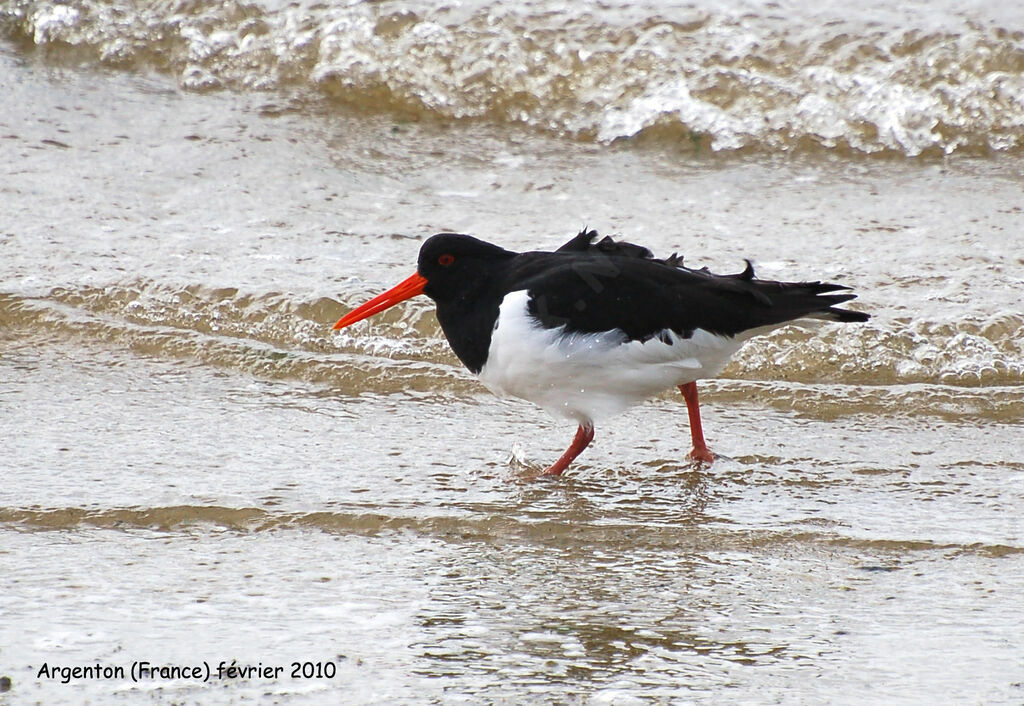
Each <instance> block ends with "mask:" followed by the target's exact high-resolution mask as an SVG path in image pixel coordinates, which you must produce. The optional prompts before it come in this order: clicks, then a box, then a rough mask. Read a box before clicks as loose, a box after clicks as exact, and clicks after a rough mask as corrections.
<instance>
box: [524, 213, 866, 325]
mask: <svg viewBox="0 0 1024 706" xmlns="http://www.w3.org/2000/svg"><path fill="white" fill-rule="evenodd" d="M595 236H596V233H593V232H592V231H591V232H590V233H581V234H580V235H578V236H576V238H574V239H573V240H571V241H569V242H568V243H566V245H564V246H562V248H560V249H559V250H557V251H555V252H553V253H539V252H535V253H524V254H523V255H521V256H519V258H517V260H521V261H520V262H515V261H513V263H511V265H512V267H511V270H510V273H511V274H512V277H513V279H514V281H515V282H516V283H517V286H516V288H517V289H523V288H525V289H527V291H528V293H529V295H530V313H531V314H532V315H534V316H535V317H537V319H538V320H539V321H540V322H541V323H542V325H543V326H545V327H551V328H554V327H559V326H565V327H566V330H567V331H569V332H581V333H596V332H599V331H608V330H612V329H616V328H617V329H621V330H622V331H623V332H625V334H626V335H627V336H628V337H629V338H630V339H634V340H646V339H648V338H652V337H654V336H658V335H659V334H660V333H661V332H663V331H665V330H666V329H667V330H671V331H674V332H676V333H677V334H678V335H680V336H684V337H685V336H690V335H692V334H693V331H694V330H695V329H698V328H700V329H704V330H706V331H710V332H712V333H717V334H723V335H729V336H734V335H736V334H739V333H742V332H743V331H747V330H750V329H756V328H759V327H763V326H775V325H780V324H783V323H785V322H787V321H792V320H795V319H799V318H802V317H807V316H812V317H816V318H824V319H830V320H833V321H866V320H867V319H868V318H869V317H868V315H867V314H864V313H861V312H856V311H849V310H846V309H837V308H835V307H836V305H838V304H841V303H843V302H845V301H849V300H850V299H853V298H855V295H853V294H847V293H844V294H835V293H834V292H841V291H844V290H847V289H848V288H847V287H843V286H841V285H837V284H828V283H822V282H776V281H771V280H760V279H757V278H756V277H755V274H754V269H753V266H752V265H751V264H750V262H749V261H748V262H747V267H746V268H745V269H744V271H743V272H740V273H738V274H734V275H716V274H713V273H711V272H709V271H708V270H707V269H706V268H705V269H702V270H694V269H690V268H686V267H682V266H681V265H680V264H678V263H681V258H678V257H677V256H675V255H673V256H672V258H669V259H666V260H659V259H656V258H654V257H653V256H652V255H651V254H650V251H649V250H647V249H646V248H642V247H641V246H637V245H633V244H631V243H615V242H614V241H611V240H610V239H605V241H600V242H598V243H597V244H593V243H592V241H593V239H594V237H595ZM584 239H585V240H584ZM606 241H608V244H607V245H605V246H603V248H602V245H601V244H602V243H604V242H606Z"/></svg>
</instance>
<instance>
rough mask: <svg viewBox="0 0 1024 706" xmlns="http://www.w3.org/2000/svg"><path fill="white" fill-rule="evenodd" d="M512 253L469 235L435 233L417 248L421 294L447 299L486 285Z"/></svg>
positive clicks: (436, 299) (513, 254) (514, 254)
mask: <svg viewBox="0 0 1024 706" xmlns="http://www.w3.org/2000/svg"><path fill="white" fill-rule="evenodd" d="M515 256H516V253H514V252H510V251H508V250H505V249H504V248H500V247H498V246H497V245H491V244H490V243H485V242H484V241H482V240H477V239H476V238H474V237H472V236H469V235H460V234H458V233H438V234H437V235H433V236H431V237H430V238H427V240H426V242H424V243H423V247H421V248H420V255H419V259H418V260H417V262H416V271H417V272H418V273H419V274H420V276H421V277H424V278H426V280H427V285H426V286H425V287H424V288H423V293H424V294H426V295H427V296H428V297H430V298H431V299H433V300H434V301H451V300H452V299H455V298H457V297H458V296H459V295H460V294H462V293H465V292H467V291H469V290H472V289H474V288H476V287H478V286H480V285H482V284H486V283H487V282H488V280H490V279H491V278H492V277H493V275H494V273H495V270H496V269H497V268H498V267H499V266H500V264H501V263H503V262H505V261H507V260H509V259H511V258H513V257H515Z"/></svg>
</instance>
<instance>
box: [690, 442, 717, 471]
mask: <svg viewBox="0 0 1024 706" xmlns="http://www.w3.org/2000/svg"><path fill="white" fill-rule="evenodd" d="M686 458H688V459H689V460H690V461H691V462H692V463H693V465H695V466H710V465H711V464H712V463H713V462H714V460H715V455H714V454H713V453H711V451H709V450H708V447H707V446H694V447H693V450H692V451H690V453H688V454H687V455H686Z"/></svg>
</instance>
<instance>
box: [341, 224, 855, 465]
mask: <svg viewBox="0 0 1024 706" xmlns="http://www.w3.org/2000/svg"><path fill="white" fill-rule="evenodd" d="M597 237H598V234H597V232H596V231H592V230H591V231H588V230H584V231H582V232H581V233H580V234H579V235H577V236H576V237H575V238H573V239H572V240H570V241H569V242H568V243H566V244H565V245H563V246H562V247H560V248H558V249H557V250H555V251H554V252H544V251H536V252H524V253H516V252H511V251H509V250H505V249H504V248H501V247H499V246H497V245H492V244H490V243H486V242H484V241H482V240H478V239H476V238H473V237H471V236H468V235H460V234H456V233H440V234H438V235H435V236H433V237H431V238H429V239H427V240H426V241H425V242H424V243H423V246H422V247H421V248H420V253H419V260H418V262H417V265H416V273H415V274H414V275H412V276H411V277H409V278H408V279H406V280H405V281H404V282H402V283H401V284H399V285H397V286H395V287H394V288H392V289H390V290H388V291H387V292H384V293H383V294H381V295H380V296H378V297H376V298H374V299H372V300H370V301H369V302H367V303H366V304H363V305H362V306H360V307H358V308H357V309H355V310H353V311H352V312H350V313H349V314H347V315H345V316H344V317H342V318H341V319H340V320H339V321H338V322H337V323H336V324H335V325H334V328H335V329H341V328H344V327H346V326H349V325H351V324H353V323H355V322H357V321H361V320H363V319H365V318H367V317H370V316H373V315H374V314H377V313H379V312H381V311H384V310H385V309H387V308H389V307H391V306H394V305H395V304H398V303H399V302H401V301H404V300H406V299H409V298H410V297H414V296H416V295H418V294H426V295H427V296H428V297H430V298H431V299H433V300H434V302H435V304H436V305H437V320H438V322H439V323H440V324H441V330H442V331H444V335H445V337H447V339H448V343H449V345H451V348H452V350H453V351H454V352H455V355H457V356H458V357H459V360H461V361H462V362H463V363H464V364H465V366H466V367H467V368H469V370H470V371H471V372H472V373H474V374H475V375H477V377H478V378H479V379H480V381H481V382H482V383H483V384H484V385H486V386H487V387H488V388H489V389H490V390H491V391H492V392H494V393H495V394H498V395H505V396H514V397H520V398H522V399H525V400H529V401H530V402H533V403H535V404H537V405H539V406H540V407H542V408H543V409H545V410H547V411H548V412H550V413H551V414H553V415H554V416H556V417H564V418H567V419H570V420H572V421H574V422H576V423H577V424H578V425H579V428H578V430H577V432H576V436H575V438H574V439H573V441H572V444H571V445H570V446H569V448H568V449H566V451H565V453H564V454H562V456H561V458H559V459H558V460H557V461H555V462H554V463H553V464H552V465H551V466H549V467H548V468H547V469H546V470H545V471H544V474H546V475H558V474H560V473H562V471H564V470H565V469H566V468H567V467H568V466H569V464H570V463H572V461H573V460H574V459H575V458H576V457H577V456H578V455H579V454H580V452H582V451H583V450H584V449H585V448H586V447H587V445H588V444H590V442H591V441H592V440H593V438H594V423H595V422H596V421H597V420H603V419H606V418H608V417H610V416H612V415H615V414H618V413H619V412H622V411H624V410H625V409H627V408H629V407H631V406H633V405H635V404H637V403H639V402H641V401H643V400H645V399H647V398H649V397H652V396H654V395H657V394H658V393H660V392H662V391H664V390H666V389H668V388H670V387H678V388H679V389H680V391H681V392H682V393H683V397H684V399H685V400H686V406H687V411H688V413H689V419H690V435H691V438H692V441H693V450H692V451H691V452H690V454H689V457H690V459H692V460H693V461H695V462H698V463H710V462H711V461H712V460H713V458H714V457H713V456H712V454H711V452H710V451H709V450H708V447H707V444H706V443H705V441H704V434H703V431H702V429H701V422H700V407H699V403H698V400H697V385H696V381H697V380H700V379H702V378H710V377H714V376H716V375H717V374H718V373H719V372H721V370H722V368H723V367H725V364H726V362H727V361H728V360H729V358H730V356H732V355H733V354H734V353H735V352H736V351H737V350H739V348H740V346H742V345H743V342H744V341H746V340H748V339H749V338H751V337H753V336H757V335H759V334H763V333H766V332H768V331H771V330H772V329H775V328H777V327H779V326H782V325H784V324H786V323H788V322H791V321H794V320H797V319H805V318H810V319H825V320H828V321H841V322H854V321H867V320H868V318H869V317H868V314H865V313H862V312H859V311H851V310H848V309H840V308H837V305H838V304H841V303H843V302H846V301H849V300H850V299H853V298H855V295H853V294H850V293H848V292H847V291H845V290H848V289H849V288H848V287H844V286H841V285H838V284H827V283H822V282H774V281H770V280H762V279H757V278H756V277H755V276H754V268H753V266H752V265H751V264H750V262H749V261H747V266H746V269H744V270H743V271H742V272H740V273H739V274H734V275H716V274H713V273H711V272H709V271H708V270H707V268H704V269H699V270H698V269H691V268H688V267H684V266H683V264H682V258H680V257H678V256H676V255H673V256H672V257H669V258H666V259H658V258H655V257H654V256H653V255H652V254H651V252H650V250H648V249H647V248H645V247H642V246H639V245H634V244H632V243H626V242H615V241H613V240H612V239H611V238H604V239H603V240H600V241H598V240H597ZM836 292H842V293H836Z"/></svg>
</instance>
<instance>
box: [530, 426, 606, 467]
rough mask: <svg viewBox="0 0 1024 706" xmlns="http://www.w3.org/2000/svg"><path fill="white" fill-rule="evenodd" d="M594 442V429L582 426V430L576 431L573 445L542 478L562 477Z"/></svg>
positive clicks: (570, 445)
mask: <svg viewBox="0 0 1024 706" xmlns="http://www.w3.org/2000/svg"><path fill="white" fill-rule="evenodd" d="M593 440H594V427H592V426H583V425H582V424H580V428H579V429H577V430H576V436H575V437H573V440H572V443H571V444H569V448H567V449H566V450H565V453H564V454H562V455H561V457H560V458H559V459H558V460H557V461H555V462H554V463H552V464H551V465H550V466H549V467H548V468H547V469H546V470H545V471H544V472H543V473H541V475H542V476H560V475H562V471H564V470H565V469H566V468H568V467H569V464H570V463H572V462H573V461H574V460H575V459H576V457H577V456H579V455H580V454H581V453H583V449H585V448H587V446H588V445H589V444H590V442H591V441H593Z"/></svg>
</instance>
